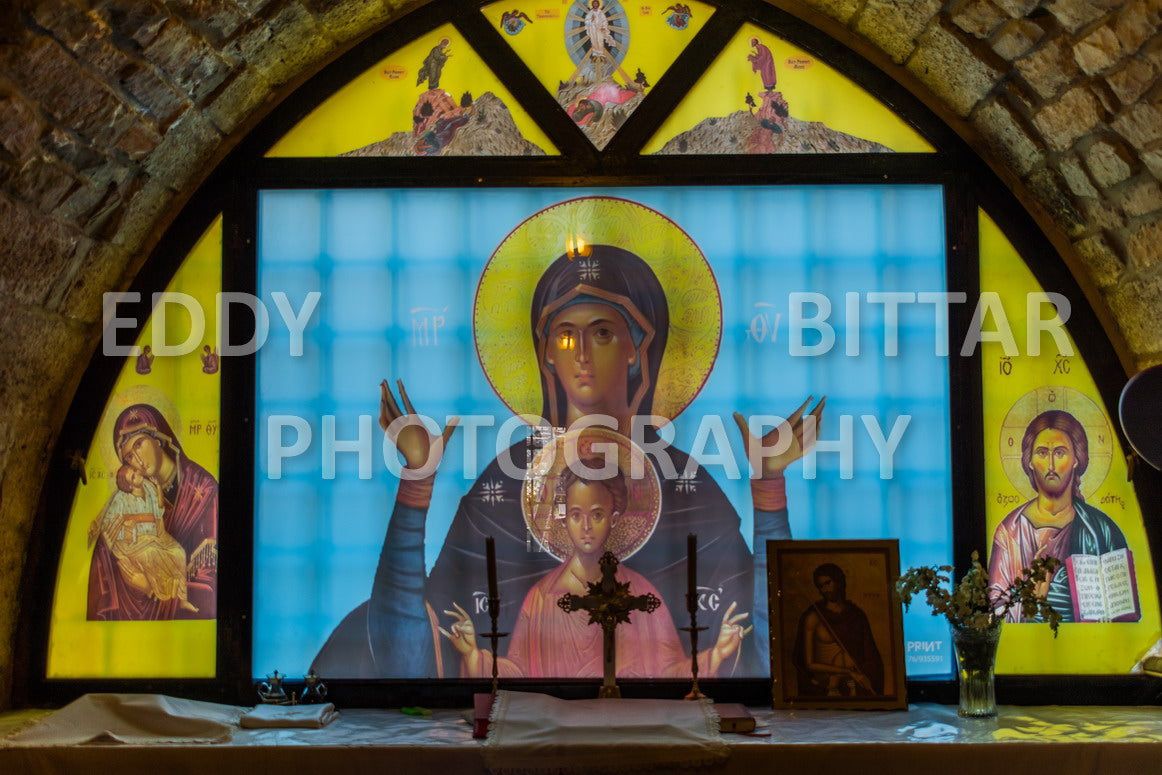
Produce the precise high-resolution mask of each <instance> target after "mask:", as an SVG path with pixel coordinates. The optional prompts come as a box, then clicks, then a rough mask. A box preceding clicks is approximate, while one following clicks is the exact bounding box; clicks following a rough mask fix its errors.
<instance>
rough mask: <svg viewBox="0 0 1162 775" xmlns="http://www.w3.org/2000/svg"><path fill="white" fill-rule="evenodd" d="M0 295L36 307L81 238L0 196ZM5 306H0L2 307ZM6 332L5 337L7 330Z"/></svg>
mask: <svg viewBox="0 0 1162 775" xmlns="http://www.w3.org/2000/svg"><path fill="white" fill-rule="evenodd" d="M0 223H3V224H4V239H3V240H0V293H3V294H5V295H7V296H8V297H10V298H14V299H17V300H19V301H20V302H23V303H26V304H34V305H39V304H42V303H43V302H44V299H45V296H46V295H47V293H48V290H49V288H50V287H51V285H52V282H53V278H54V277H56V276H58V275H59V274H60V273H61V272H62V271H64V270H65V269H66V268H67V267H68V266H69V264H70V262H71V261H72V260H73V257H74V256H75V255H76V252H77V246H78V244H80V241H81V236H80V235H79V234H78V233H76V232H75V231H74V230H73V228H72V227H70V226H68V225H66V224H64V223H61V222H60V221H57V220H55V219H52V218H47V217H45V216H44V215H42V214H41V213H39V212H37V211H36V210H33V209H32V208H30V207H28V206H26V205H24V204H22V203H19V202H15V201H13V200H11V199H9V198H7V197H3V196H0ZM2 306H4V305H0V307H2ZM0 330H3V331H4V332H5V336H4V337H0V340H2V339H4V338H6V336H7V335H8V333H9V332H8V331H7V330H6V329H0Z"/></svg>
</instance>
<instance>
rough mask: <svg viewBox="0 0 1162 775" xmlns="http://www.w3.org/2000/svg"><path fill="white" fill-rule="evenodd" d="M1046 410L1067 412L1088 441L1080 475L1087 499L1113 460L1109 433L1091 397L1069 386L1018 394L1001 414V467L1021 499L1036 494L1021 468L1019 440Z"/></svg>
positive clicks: (1100, 483)
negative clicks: (1076, 422) (1005, 411)
mask: <svg viewBox="0 0 1162 775" xmlns="http://www.w3.org/2000/svg"><path fill="white" fill-rule="evenodd" d="M1050 409H1060V410H1062V411H1065V412H1068V413H1069V414H1071V415H1073V416H1074V418H1076V419H1077V421H1078V422H1080V423H1081V427H1082V428H1084V429H1085V436H1086V440H1087V441H1088V442H1089V465H1088V466H1087V467H1086V469H1085V473H1084V474H1082V475H1081V494H1082V495H1084V496H1085V497H1086V498H1087V499H1088V498H1089V497H1090V496H1091V495H1093V494H1094V493H1095V492H1097V489H1098V488H1099V487H1101V486H1102V483H1103V482H1105V479H1106V476H1107V475H1108V474H1109V472H1110V463H1111V462H1112V461H1113V436H1112V434H1111V433H1110V423H1109V419H1108V418H1107V417H1106V413H1105V412H1104V411H1102V408H1101V406H1100V405H1099V404H1098V403H1097V402H1096V401H1094V400H1093V399H1092V398H1090V397H1089V396H1087V395H1086V394H1085V393H1082V392H1081V391H1079V390H1075V389H1074V388H1071V387H1064V386H1061V385H1046V386H1044V387H1039V388H1037V389H1036V390H1031V391H1029V392H1028V393H1026V394H1025V395H1023V396H1021V397H1020V398H1018V399H1017V400H1016V402H1015V403H1014V404H1013V406H1012V408H1010V409H1009V413H1008V414H1006V415H1005V421H1004V423H1002V425H1001V437H1000V440H999V445H1000V454H1001V467H1002V468H1003V469H1004V471H1005V476H1007V477H1008V478H1009V482H1011V483H1012V485H1013V487H1015V488H1017V492H1019V493H1021V495H1022V496H1023V497H1025V498H1032V497H1034V496H1035V495H1036V494H1037V493H1036V491H1035V490H1034V489H1033V486H1032V485H1031V484H1029V477H1028V476H1026V475H1025V470H1024V469H1023V468H1021V440H1022V439H1023V438H1024V437H1025V428H1027V427H1028V425H1029V423H1030V422H1032V421H1033V418H1034V417H1036V416H1037V415H1039V414H1041V413H1042V412H1047V411H1049V410H1050Z"/></svg>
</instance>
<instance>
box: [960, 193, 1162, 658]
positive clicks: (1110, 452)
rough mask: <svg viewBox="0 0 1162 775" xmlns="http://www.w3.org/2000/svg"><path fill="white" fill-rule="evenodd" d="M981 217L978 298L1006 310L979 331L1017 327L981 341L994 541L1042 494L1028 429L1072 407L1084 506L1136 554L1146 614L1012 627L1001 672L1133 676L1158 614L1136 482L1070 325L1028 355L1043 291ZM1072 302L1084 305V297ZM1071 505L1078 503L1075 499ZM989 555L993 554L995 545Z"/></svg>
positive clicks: (1043, 338) (1048, 313) (1045, 336)
mask: <svg viewBox="0 0 1162 775" xmlns="http://www.w3.org/2000/svg"><path fill="white" fill-rule="evenodd" d="M980 224H981V225H980V250H981V291H982V297H981V298H982V300H989V299H996V300H998V301H999V303H1000V306H1001V308H1003V315H1000V314H996V315H994V314H991V313H990V314H989V315H986V316H985V318H984V321H983V326H982V330H983V331H986V332H997V335H996V336H997V338H1001V339H1002V340H1003V339H1006V338H1007V337H1006V336H1005V331H1006V330H1009V331H1011V332H1012V340H1011V342H1004V341H985V342H983V343H982V345H981V370H982V377H983V385H984V453H985V497H986V526H987V530H988V541H989V544H990V546H991V544H992V541H993V540H994V536H995V535H996V531H997V526H998V525H999V524H1000V523H1001V522H1002V520H1005V519H1006V517H1009V516H1010V515H1011V514H1014V513H1015V512H1018V510H1023V509H1025V508H1027V504H1029V503H1030V501H1032V500H1034V499H1035V498H1036V496H1037V494H1038V491H1036V490H1034V487H1033V485H1032V483H1031V482H1030V480H1029V477H1028V475H1027V474H1026V473H1025V471H1024V469H1023V468H1022V464H1021V443H1022V440H1023V437H1024V435H1025V431H1026V428H1028V426H1029V423H1030V422H1031V421H1032V420H1033V418H1034V417H1035V416H1037V415H1038V414H1040V413H1042V412H1044V411H1047V410H1051V409H1059V410H1062V411H1065V412H1068V413H1069V414H1070V415H1072V416H1073V417H1074V418H1076V419H1077V420H1078V422H1079V423H1080V425H1081V427H1082V429H1083V430H1084V433H1085V437H1086V441H1087V444H1088V450H1089V455H1088V457H1089V460H1088V465H1087V466H1086V467H1085V471H1084V473H1083V474H1082V475H1081V477H1080V491H1081V495H1082V496H1083V498H1084V502H1083V505H1082V508H1083V509H1085V510H1086V512H1087V514H1088V515H1089V520H1090V523H1091V524H1092V525H1093V526H1095V527H1096V528H1097V530H1098V532H1100V531H1101V527H1102V525H1103V524H1104V523H1105V520H1104V519H1103V518H1102V517H1101V516H1100V515H1106V516H1108V518H1109V519H1110V520H1112V522H1113V523H1114V524H1115V525H1116V529H1117V530H1120V531H1121V533H1122V534H1123V535H1124V537H1125V541H1126V544H1127V546H1128V548H1129V549H1130V551H1131V552H1132V553H1133V563H1134V569H1135V573H1136V577H1137V578H1136V587H1137V595H1138V603H1139V607H1140V609H1141V619H1140V620H1139V621H1136V622H1133V621H1120V622H1106V623H1103V622H1075V623H1066V624H1062V625H1061V629H1060V632H1059V634H1058V637H1057V638H1056V639H1054V638H1053V633H1052V632H1051V631H1050V629H1049V627H1048V626H1046V625H1044V624H1023V623H1022V624H1014V623H1010V624H1006V625H1005V627H1004V632H1003V634H1002V636H1001V643H1000V652H999V654H998V658H997V659H998V661H997V669H998V671H999V672H1004V673H1026V674H1028V673H1094V674H1109V673H1113V674H1117V673H1128V672H1129V670H1130V668H1131V667H1133V665H1134V664H1135V663H1136V662H1137V661H1138V660H1139V659H1140V658H1141V657H1142V656H1143V654H1144V653H1145V652H1146V651H1147V650H1148V649H1149V648H1150V647H1151V646H1152V645H1153V644H1154V643H1155V642H1156V641H1157V640H1158V637H1159V619H1158V599H1157V588H1156V586H1155V582H1154V564H1153V562H1152V560H1151V557H1150V548H1149V545H1148V543H1147V540H1146V534H1145V529H1144V527H1143V524H1142V512H1141V509H1140V507H1139V505H1138V498H1137V495H1136V494H1135V492H1134V486H1133V484H1132V483H1131V482H1127V481H1126V462H1125V455H1124V453H1123V450H1122V448H1121V445H1120V444H1119V443H1118V437H1117V434H1116V433H1115V432H1114V424H1113V423H1114V422H1116V420H1115V419H1113V418H1111V417H1110V416H1109V415H1108V414H1107V413H1106V411H1105V410H1104V408H1103V405H1102V402H1101V400H1100V398H1099V394H1098V391H1097V386H1096V385H1095V384H1094V381H1093V377H1092V376H1091V375H1090V372H1089V369H1088V368H1087V367H1086V364H1085V361H1084V360H1082V358H1081V356H1080V355H1079V354H1077V349H1076V347H1075V346H1074V343H1073V340H1072V338H1069V337H1068V334H1067V333H1066V332H1065V330H1064V327H1056V330H1057V331H1058V332H1059V333H1060V334H1061V337H1062V341H1061V343H1057V342H1056V341H1055V340H1054V338H1053V335H1052V334H1051V333H1049V332H1041V333H1040V334H1039V336H1038V338H1039V340H1040V354H1038V355H1033V354H1032V350H1033V347H1032V346H1031V345H1032V343H1031V342H1030V341H1028V338H1027V336H1026V332H1027V331H1028V328H1027V322H1028V321H1029V319H1030V318H1029V313H1028V310H1029V302H1028V299H1029V294H1040V293H1041V292H1042V288H1041V286H1040V285H1039V284H1038V283H1037V281H1036V279H1034V277H1033V273H1032V272H1031V271H1030V270H1029V268H1028V267H1027V266H1026V265H1025V262H1024V261H1023V260H1022V259H1021V257H1020V256H1019V255H1018V254H1017V251H1016V249H1015V248H1014V247H1013V245H1012V244H1011V243H1010V242H1009V241H1008V240H1007V239H1006V238H1005V236H1004V235H1003V234H1002V233H1001V230H1000V229H999V228H998V227H997V226H996V224H995V223H994V222H993V221H992V220H991V219H989V218H988V216H986V215H985V214H984V213H983V212H982V213H981V221H980ZM990 294H995V296H990ZM1033 300H1034V303H1035V304H1037V305H1038V306H1036V307H1033V309H1034V310H1035V311H1036V310H1038V309H1039V310H1040V311H1039V313H1036V312H1035V314H1039V317H1040V318H1042V319H1044V320H1053V319H1054V318H1053V317H1052V315H1053V313H1052V308H1051V307H1049V305H1048V304H1042V302H1041V301H1040V297H1039V296H1036V295H1035V296H1033ZM1074 301H1075V302H1076V303H1078V304H1080V303H1082V300H1081V299H1077V300H1074ZM1002 317H1003V320H1001V318H1002ZM1006 326H1007V329H1006ZM985 338H986V339H989V338H993V337H990V336H987V335H986V337H985ZM1006 347H1007V348H1008V353H1007V354H1006ZM1070 352H1072V353H1074V354H1072V355H1071V354H1069V353H1070ZM1035 438H1036V437H1035ZM1071 446H1072V445H1071ZM1079 468H1080V462H1079ZM1073 470H1074V471H1076V470H1078V469H1073ZM1049 487H1050V485H1043V486H1042V487H1041V488H1040V489H1042V490H1045V489H1048V488H1049ZM1073 503H1074V505H1075V507H1076V505H1077V501H1076V500H1074V501H1073ZM1074 521H1075V523H1076V522H1077V517H1074ZM1074 527H1077V524H1075V525H1074ZM989 554H990V557H991V555H992V552H991V549H990V550H989ZM994 580H995V579H994Z"/></svg>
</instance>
